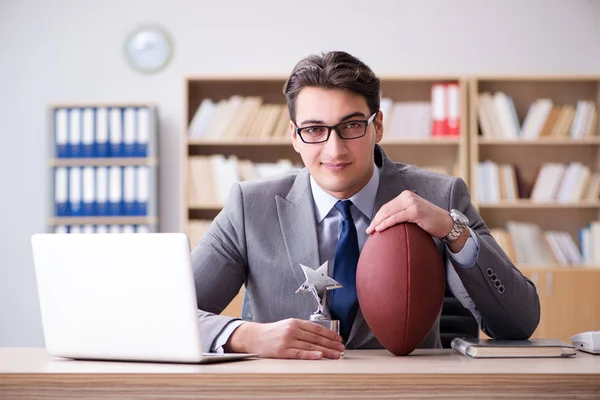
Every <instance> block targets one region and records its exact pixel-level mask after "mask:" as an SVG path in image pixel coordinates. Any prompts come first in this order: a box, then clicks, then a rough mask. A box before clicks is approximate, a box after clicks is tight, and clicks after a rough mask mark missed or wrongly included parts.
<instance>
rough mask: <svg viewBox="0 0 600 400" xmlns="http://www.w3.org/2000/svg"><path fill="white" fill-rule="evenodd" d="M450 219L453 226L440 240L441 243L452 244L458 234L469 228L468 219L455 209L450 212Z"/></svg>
mask: <svg viewBox="0 0 600 400" xmlns="http://www.w3.org/2000/svg"><path fill="white" fill-rule="evenodd" d="M450 217H451V218H452V220H453V221H454V226H453V227H452V229H451V230H450V233H448V234H447V235H446V236H444V237H443V238H441V239H442V242H444V243H452V242H454V241H455V240H456V239H458V237H459V236H460V234H461V233H462V232H463V231H464V230H465V229H466V228H467V227H468V226H469V219H468V218H467V217H466V216H465V215H464V214H463V213H461V212H460V211H458V210H456V209H452V210H450Z"/></svg>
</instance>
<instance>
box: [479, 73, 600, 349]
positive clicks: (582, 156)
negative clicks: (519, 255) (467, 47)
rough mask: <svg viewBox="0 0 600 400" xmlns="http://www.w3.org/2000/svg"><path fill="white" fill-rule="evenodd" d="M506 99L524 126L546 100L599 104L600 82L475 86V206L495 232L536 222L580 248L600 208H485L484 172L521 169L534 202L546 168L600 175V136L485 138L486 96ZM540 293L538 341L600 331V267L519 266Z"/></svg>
mask: <svg viewBox="0 0 600 400" xmlns="http://www.w3.org/2000/svg"><path fill="white" fill-rule="evenodd" d="M484 92H489V93H491V94H494V93H496V92H502V93H505V94H506V95H507V96H509V97H510V98H511V99H512V102H513V104H514V109H515V111H516V117H517V118H518V121H519V123H520V124H521V126H523V125H524V121H525V118H526V116H527V114H528V111H529V108H530V106H531V105H532V104H533V103H534V102H535V101H536V100H537V99H540V98H543V99H550V100H552V102H553V104H554V105H565V104H570V105H575V104H576V103H577V102H578V101H579V100H586V101H592V102H594V103H595V104H596V107H597V105H598V104H600V77H595V76H594V77H591V76H587V77H586V76H583V77H579V76H481V77H473V78H472V79H470V81H469V164H470V168H471V172H470V177H471V179H470V182H469V188H470V191H471V194H472V196H473V201H474V203H475V205H476V207H477V208H478V210H479V212H480V214H481V216H482V218H483V220H484V221H485V222H486V224H487V226H488V227H489V228H506V224H507V222H508V221H522V222H530V223H534V224H537V225H539V226H540V227H541V228H542V230H544V231H546V230H556V231H567V232H568V233H569V234H570V236H571V237H572V239H573V240H574V241H575V243H577V245H578V246H579V231H580V229H581V228H582V227H584V226H586V225H587V224H589V223H590V222H592V221H597V220H599V219H600V200H598V199H593V200H580V201H576V202H555V201H550V202H548V201H544V202H538V201H532V200H531V199H530V198H519V199H517V200H516V201H506V200H501V201H499V202H481V201H480V199H478V198H477V193H478V187H477V186H478V184H479V182H478V180H477V174H478V164H479V162H480V161H486V160H491V161H493V162H495V163H497V164H512V165H515V166H517V168H518V170H519V173H520V175H521V180H522V184H523V185H524V187H525V189H526V190H525V192H526V193H527V196H530V195H531V190H532V187H533V186H534V183H535V181H536V179H537V178H538V176H539V171H540V167H541V165H542V164H544V163H548V162H554V163H562V164H569V163H571V162H580V163H581V164H583V165H584V166H586V167H588V168H589V169H590V170H591V171H592V172H598V171H600V136H598V126H597V122H596V125H595V127H594V129H593V130H594V135H593V136H591V137H585V138H583V139H570V138H569V137H566V138H565V137H553V136H550V137H548V136H543V137H538V138H534V139H530V138H527V139H523V138H512V137H511V138H505V137H489V134H488V136H487V137H486V136H484V132H483V129H484V127H483V126H481V123H480V115H479V111H480V110H479V109H478V107H479V106H480V100H479V98H480V97H479V95H480V94H481V93H484ZM517 266H518V268H519V269H520V270H521V271H522V272H523V273H524V274H525V275H526V276H528V277H529V278H530V279H531V280H532V281H533V282H534V283H535V284H536V287H537V288H538V293H539V295H540V300H541V308H542V317H541V321H540V325H539V327H538V330H537V331H536V332H535V334H534V336H535V337H556V338H559V339H562V340H566V341H568V340H569V337H570V336H571V335H574V334H576V333H580V332H583V331H586V330H600V313H599V312H598V304H600V297H599V294H598V293H600V292H599V291H598V289H597V288H598V287H600V268H599V266H595V265H572V266H562V265H556V264H547V265H526V264H517Z"/></svg>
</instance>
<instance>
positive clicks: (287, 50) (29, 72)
mask: <svg viewBox="0 0 600 400" xmlns="http://www.w3.org/2000/svg"><path fill="white" fill-rule="evenodd" d="M153 22H157V23H160V24H162V25H163V26H165V27H166V28H167V29H168V30H169V31H170V32H171V33H172V35H173V38H174V41H175V46H176V50H175V51H176V53H175V56H174V59H173V60H172V63H171V64H170V65H169V67H168V68H167V69H166V70H165V71H163V72H162V73H160V74H158V75H154V76H142V75H139V74H137V73H135V72H133V71H132V70H131V69H129V67H128V65H127V63H126V62H125V60H124V58H123V56H122V48H123V41H124V39H125V37H126V35H127V34H128V33H129V32H130V31H131V30H133V29H134V28H136V27H137V26H138V25H140V24H145V23H153ZM330 49H345V50H347V51H349V52H351V53H353V54H355V55H357V56H359V57H360V58H362V59H363V60H364V61H365V62H367V64H369V65H370V66H371V67H372V68H374V70H375V71H376V72H377V73H380V74H403V73H411V74H444V73H445V74H491V73H498V74H510V73H514V74H533V73H556V74H561V73H564V74H578V73H582V74H594V73H596V74H599V75H600V1H595V0H571V1H563V0H529V1H525V0H510V1H500V2H499V1H492V0H488V1H483V0H464V1H460V0H459V1H446V0H428V1H392V0H388V1H384V0H381V1H374V0H370V1H357V0H354V1H350V0H339V1H326V0H304V1H281V0H253V1H247V0H239V1H225V0H220V1H217V0H213V1H201V0H196V1H193V0H189V1H186V0H169V1H167V0H129V1H126V0H102V1H100V0H95V1H92V0H89V1H81V0H54V1H50V0H37V1H35V0H0V346H42V345H43V336H42V329H41V325H40V316H39V310H38V303H37V301H38V300H37V295H36V289H35V280H34V274H33V265H32V257H31V254H30V242H29V238H30V236H31V235H32V234H33V233H35V232H42V231H44V229H45V225H44V224H45V220H46V217H47V216H48V212H49V211H50V210H48V206H47V204H48V203H47V201H46V199H45V196H46V194H47V193H48V192H47V190H48V188H49V186H48V185H49V182H48V181H47V179H46V178H47V175H46V173H47V170H46V168H47V167H46V165H47V160H46V158H45V157H46V155H47V148H46V146H47V140H46V138H47V129H46V120H45V118H46V114H45V112H46V107H47V105H48V104H50V103H61V102H126V101H140V102H141V101H149V102H157V103H158V105H159V112H160V115H161V121H160V128H161V131H160V162H161V172H160V180H161V181H160V185H161V193H160V224H161V225H162V228H163V230H164V231H177V230H178V229H179V226H178V221H179V212H180V210H179V203H180V201H179V200H180V199H179V198H178V177H179V171H178V163H179V159H178V157H179V155H180V154H179V149H180V136H181V132H182V120H183V113H184V110H183V104H184V99H183V95H184V94H183V77H184V76H185V75H193V74H260V75H266V74H287V73H288V72H289V71H290V70H291V68H292V67H293V65H294V63H295V62H296V61H298V60H299V59H300V58H301V57H303V56H305V55H307V54H309V53H315V52H320V51H322V50H330Z"/></svg>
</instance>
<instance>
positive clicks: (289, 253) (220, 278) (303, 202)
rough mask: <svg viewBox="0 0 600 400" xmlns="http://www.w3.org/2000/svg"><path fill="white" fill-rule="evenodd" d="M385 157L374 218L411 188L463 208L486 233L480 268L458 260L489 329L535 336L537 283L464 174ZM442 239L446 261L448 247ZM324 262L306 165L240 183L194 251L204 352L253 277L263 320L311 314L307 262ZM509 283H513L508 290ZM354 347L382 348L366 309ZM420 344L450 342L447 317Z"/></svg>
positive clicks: (251, 295)
mask: <svg viewBox="0 0 600 400" xmlns="http://www.w3.org/2000/svg"><path fill="white" fill-rule="evenodd" d="M375 162H376V164H377V165H378V166H380V167H382V169H381V175H380V182H379V189H378V192H377V196H376V201H375V209H374V210H373V215H372V216H371V218H373V217H374V216H375V214H376V213H377V211H378V210H379V208H380V207H381V206H382V205H383V204H385V203H387V202H388V201H390V200H392V199H393V198H394V197H396V196H397V195H399V194H400V193H401V192H402V191H403V190H414V191H416V193H417V194H418V195H419V196H421V197H423V198H425V199H427V200H428V201H430V202H432V203H433V204H435V205H437V206H439V207H441V208H443V209H446V210H450V209H452V208H456V209H458V210H460V211H462V212H463V213H464V214H465V215H466V216H467V217H468V218H469V221H470V228H471V229H472V230H473V232H474V233H475V234H476V235H477V237H478V239H479V252H478V257H477V261H476V263H475V264H474V265H473V266H471V267H466V268H465V267H461V266H459V265H456V264H452V265H453V266H454V269H455V271H456V274H457V275H458V277H459V278H460V281H462V284H463V285H464V288H465V289H466V291H467V293H468V294H469V296H470V297H471V299H472V300H473V302H474V304H475V307H476V310H474V311H475V312H476V313H477V314H478V315H477V317H478V321H479V323H480V326H481V328H482V330H483V331H484V332H485V333H486V334H487V335H489V336H491V337H495V338H502V339H526V338H528V337H530V336H531V334H532V333H533V331H534V330H535V329H536V327H537V325H538V322H539V317H540V305H539V298H538V295H537V291H536V288H535V286H534V284H533V283H532V282H531V281H530V280H528V279H527V278H526V277H524V276H523V275H522V274H521V273H520V272H519V270H518V269H516V268H515V266H514V265H513V264H512V262H511V261H510V259H509V258H508V257H507V256H506V254H505V253H504V252H503V251H502V249H501V248H500V247H499V246H498V244H497V243H496V241H495V240H494V238H493V237H492V236H491V235H490V233H489V231H488V228H487V227H486V225H485V223H484V222H483V221H482V219H481V217H480V216H479V214H478V213H477V210H476V209H475V208H474V206H473V204H472V203H471V198H470V195H469V192H468V190H467V187H466V185H465V183H464V181H463V180H462V179H460V178H456V177H452V176H447V175H442V174H437V173H434V172H429V171H426V170H422V169H419V168H415V167H412V166H409V165H405V164H401V163H395V162H393V161H392V160H391V159H390V158H389V157H387V155H386V154H385V153H384V152H383V149H381V147H380V146H379V145H376V148H375ZM435 240H436V244H437V245H438V250H439V252H440V255H441V256H442V258H443V260H444V265H446V261H447V259H448V258H447V257H448V255H447V252H446V246H445V245H444V243H443V242H441V241H440V240H438V239H435ZM322 261H323V260H320V259H319V251H318V244H317V228H316V217H315V213H314V209H313V198H312V192H311V189H310V180H309V174H308V171H307V170H306V169H302V170H295V171H293V172H290V173H287V174H285V175H282V176H279V177H276V178H273V179H270V180H267V181H250V182H242V183H240V184H237V185H235V186H234V187H233V188H232V190H231V193H230V195H229V197H228V199H227V201H226V203H225V205H224V208H223V210H222V211H221V212H220V213H219V215H218V216H217V217H216V218H215V220H214V221H213V223H212V224H211V226H210V228H209V230H208V232H207V234H206V235H205V236H204V238H203V239H202V240H201V241H200V243H199V244H198V245H197V246H196V247H195V248H194V249H193V251H192V262H193V267H194V278H195V285H196V295H197V301H198V309H199V311H198V315H199V318H200V326H201V334H202V342H203V348H204V350H205V351H208V350H209V349H210V347H211V345H212V343H213V341H214V340H215V338H216V337H217V336H218V335H219V333H220V332H221V331H222V330H223V329H224V328H225V327H226V325H227V324H228V323H229V322H231V321H232V320H234V318H230V317H226V316H220V315H218V314H219V313H220V312H221V311H222V310H223V309H224V308H225V307H226V306H227V305H228V304H229V302H230V301H231V300H232V299H233V298H234V297H235V295H236V294H237V293H238V291H239V289H240V287H241V286H242V285H244V284H245V285H246V291H247V295H248V300H249V306H250V308H251V312H250V313H249V315H250V316H251V319H252V320H253V321H255V322H263V323H266V322H275V321H279V320H282V319H286V318H299V319H308V317H309V316H310V314H311V313H312V312H314V311H315V309H316V305H315V301H314V299H313V297H312V296H310V295H308V294H306V293H303V294H295V293H294V292H295V291H296V289H298V288H299V287H300V285H301V284H302V283H303V282H304V280H305V277H304V274H303V272H302V269H301V268H300V266H299V264H304V265H307V266H311V267H315V268H318V267H319V266H320V265H321V264H322ZM492 278H493V279H492ZM495 281H499V282H495ZM500 286H501V287H502V288H503V290H499V287H500ZM451 288H452V287H451ZM472 311H473V310H472ZM346 347H347V348H349V349H352V348H382V346H381V344H380V343H379V342H378V341H377V339H376V338H375V337H374V336H373V334H372V332H371V331H370V329H369V327H368V325H367V324H366V323H365V321H364V318H363V316H362V314H361V312H360V309H359V310H358V312H357V315H356V318H355V321H354V324H353V327H352V330H351V333H350V335H349V338H348V341H347V343H346ZM420 347H441V342H440V333H439V318H438V321H437V322H436V324H435V326H434V327H433V329H432V330H431V332H430V334H429V335H428V337H427V338H426V339H425V340H424V341H423V343H422V344H421V346H420Z"/></svg>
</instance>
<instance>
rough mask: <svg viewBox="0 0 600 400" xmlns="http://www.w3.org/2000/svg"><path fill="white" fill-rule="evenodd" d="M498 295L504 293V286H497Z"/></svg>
mask: <svg viewBox="0 0 600 400" xmlns="http://www.w3.org/2000/svg"><path fill="white" fill-rule="evenodd" d="M498 293H504V285H500V286H498Z"/></svg>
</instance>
